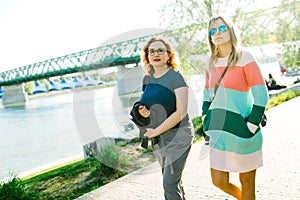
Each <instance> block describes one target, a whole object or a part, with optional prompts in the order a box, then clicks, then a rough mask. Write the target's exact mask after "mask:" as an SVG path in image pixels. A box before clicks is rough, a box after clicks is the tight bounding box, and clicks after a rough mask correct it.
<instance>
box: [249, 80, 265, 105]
mask: <svg viewBox="0 0 300 200" xmlns="http://www.w3.org/2000/svg"><path fill="white" fill-rule="evenodd" d="M251 91H252V93H253V96H256V97H257V98H255V99H254V100H255V101H254V104H255V105H258V106H261V107H266V105H267V103H268V99H269V96H268V93H267V92H266V91H267V90H266V86H265V85H256V86H253V87H251Z"/></svg>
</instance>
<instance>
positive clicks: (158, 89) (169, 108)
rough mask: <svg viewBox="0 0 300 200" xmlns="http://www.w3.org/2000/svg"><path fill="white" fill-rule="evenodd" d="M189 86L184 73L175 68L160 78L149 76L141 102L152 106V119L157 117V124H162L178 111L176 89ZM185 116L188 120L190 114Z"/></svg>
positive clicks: (149, 106)
mask: <svg viewBox="0 0 300 200" xmlns="http://www.w3.org/2000/svg"><path fill="white" fill-rule="evenodd" d="M187 86H188V85H187V82H186V80H185V79H184V78H183V76H182V74H181V73H180V72H178V71H175V70H173V69H170V70H169V71H168V72H167V73H166V74H164V75H163V76H161V77H159V78H154V77H153V76H149V78H148V80H147V84H146V86H143V94H142V96H141V99H140V100H141V103H143V104H144V105H146V107H148V108H150V113H151V116H150V117H151V120H153V119H155V121H156V123H155V126H158V125H159V124H161V123H162V122H163V121H164V120H165V119H166V118H167V117H169V116H170V115H171V114H172V113H173V112H175V111H176V96H175V92H174V90H175V89H177V88H181V87H187ZM154 115H155V116H154ZM185 118H186V120H188V115H187V116H186V117H185ZM186 120H185V121H186ZM181 125H183V124H181ZM176 127H177V126H176Z"/></svg>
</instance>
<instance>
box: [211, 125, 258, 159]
mask: <svg viewBox="0 0 300 200" xmlns="http://www.w3.org/2000/svg"><path fill="white" fill-rule="evenodd" d="M207 134H208V135H209V136H210V147H211V148H215V149H218V150H220V151H228V152H234V153H237V154H251V153H254V152H257V151H259V150H260V149H261V148H262V142H263V138H262V134H261V131H259V132H257V133H256V134H255V135H254V136H253V137H251V138H240V137H237V136H235V135H233V134H231V133H228V132H226V131H215V130H211V131H208V132H207Z"/></svg>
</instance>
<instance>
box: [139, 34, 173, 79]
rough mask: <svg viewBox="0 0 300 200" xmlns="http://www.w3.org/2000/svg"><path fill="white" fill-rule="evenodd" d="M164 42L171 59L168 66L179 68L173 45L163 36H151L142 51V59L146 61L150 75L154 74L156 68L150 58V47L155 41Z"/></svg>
mask: <svg viewBox="0 0 300 200" xmlns="http://www.w3.org/2000/svg"><path fill="white" fill-rule="evenodd" d="M156 41H159V42H162V43H163V44H164V45H165V47H166V50H167V52H168V54H169V60H168V61H167V65H168V67H170V68H172V69H175V70H176V69H178V65H177V63H176V61H175V60H176V59H175V54H174V52H173V49H172V46H171V45H170V44H169V43H168V42H167V41H166V40H165V39H163V38H157V37H153V38H151V39H150V40H149V41H148V42H147V43H146V44H145V46H144V48H143V51H142V55H141V59H142V61H143V62H144V63H145V65H146V70H147V72H148V74H149V75H152V74H153V73H154V68H153V66H152V65H151V64H150V63H149V59H148V49H149V46H150V45H151V44H152V43H153V42H156Z"/></svg>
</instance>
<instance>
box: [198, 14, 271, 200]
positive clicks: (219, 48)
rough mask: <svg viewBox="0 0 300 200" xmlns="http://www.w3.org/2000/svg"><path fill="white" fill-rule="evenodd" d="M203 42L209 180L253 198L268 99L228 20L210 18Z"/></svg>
mask: <svg viewBox="0 0 300 200" xmlns="http://www.w3.org/2000/svg"><path fill="white" fill-rule="evenodd" d="M208 44H209V48H210V51H211V55H210V62H209V64H208V68H207V70H206V85H205V89H204V96H203V106H202V116H203V118H204V122H203V124H204V131H205V133H206V134H207V135H208V136H209V137H210V141H209V145H210V152H209V155H210V168H211V178H212V182H213V184H214V185H215V186H217V187H218V188H220V189H221V190H223V191H224V192H226V193H228V194H230V195H232V196H234V197H235V198H236V199H243V200H253V199H255V177H256V169H257V168H259V167H261V166H262V165H263V159H262V142H263V137H262V130H261V127H260V121H261V119H262V116H263V114H264V111H265V107H266V105H267V102H268V93H267V88H266V85H265V81H264V78H263V76H262V74H261V71H260V69H259V66H258V63H257V62H256V60H255V58H254V57H253V56H252V55H251V53H250V52H247V51H245V50H243V49H242V48H241V46H240V39H239V35H238V33H237V28H236V27H235V26H234V24H233V22H232V21H231V20H230V19H228V18H225V17H224V16H214V17H212V18H211V19H210V21H209V22H208ZM226 68H228V69H227V71H226V72H225V74H224V77H223V78H222V79H221V81H220V84H219V87H218V88H217V89H216V91H215V86H216V85H217V82H218V80H219V79H220V77H221V74H222V73H223V72H224V71H225V70H226ZM231 172H236V173H239V179H240V183H241V188H239V187H238V186H236V185H234V184H232V183H231V182H230V179H229V177H230V173H231Z"/></svg>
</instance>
